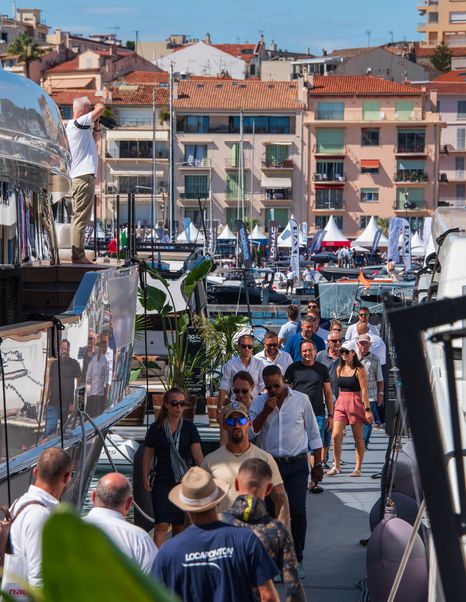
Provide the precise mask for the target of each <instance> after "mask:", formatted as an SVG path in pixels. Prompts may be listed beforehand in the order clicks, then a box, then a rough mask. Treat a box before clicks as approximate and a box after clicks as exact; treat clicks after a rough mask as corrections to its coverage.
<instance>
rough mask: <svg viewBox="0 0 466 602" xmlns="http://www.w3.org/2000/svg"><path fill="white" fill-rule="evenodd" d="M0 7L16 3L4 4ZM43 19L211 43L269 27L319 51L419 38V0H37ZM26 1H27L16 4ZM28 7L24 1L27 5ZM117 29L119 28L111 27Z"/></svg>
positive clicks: (274, 34)
mask: <svg viewBox="0 0 466 602" xmlns="http://www.w3.org/2000/svg"><path fill="white" fill-rule="evenodd" d="M2 4H3V8H2V12H7V11H8V12H10V11H11V5H9V4H7V3H5V2H3V3H2ZM31 4H33V5H34V6H37V7H38V8H41V9H42V10H43V11H44V13H43V15H44V18H45V21H46V22H47V24H48V25H51V26H52V27H53V28H55V27H61V28H62V29H64V30H66V31H72V32H75V33H81V34H83V35H85V34H89V33H106V32H111V31H116V33H117V34H118V36H119V37H120V38H121V39H122V40H128V39H130V40H134V39H135V31H136V30H138V32H139V38H140V39H141V40H147V41H149V40H162V39H164V38H166V37H167V36H168V35H169V34H172V33H185V34H187V35H189V36H191V37H193V38H201V39H202V38H203V37H204V35H205V33H206V32H209V33H210V34H211V36H212V41H213V42H214V43H216V42H217V43H221V42H230V43H232V42H238V41H240V42H245V41H248V42H255V41H257V39H258V38H259V36H260V31H263V32H264V35H265V39H266V42H267V43H269V42H270V41H271V40H272V39H273V40H275V42H276V43H277V44H278V46H279V48H282V49H287V50H295V51H300V52H303V51H305V50H306V49H307V48H310V49H311V52H314V53H317V52H319V53H320V51H321V49H322V48H326V49H327V50H332V49H335V48H344V47H351V46H366V45H367V41H368V36H367V33H365V32H367V30H371V45H375V44H382V43H384V42H388V41H390V39H391V33H390V31H392V32H393V37H394V39H395V40H403V39H405V38H406V39H408V40H417V39H419V34H418V33H417V32H416V26H417V22H418V21H420V19H419V16H418V14H417V11H416V5H417V4H418V2H417V1H416V0H389V1H384V0H294V1H293V2H290V3H287V2H284V1H283V0H267V2H259V1H257V0H256V1H254V0H252V1H251V0H234V1H233V2H228V3H227V2H222V1H221V0H189V1H188V0H174V1H173V0H172V1H170V0H165V1H163V2H160V1H158V2H157V1H156V2H151V1H150V0H108V1H101V2H96V1H94V2H91V1H89V0H78V1H77V2H66V1H63V0H36V1H35V2H32V3H31V2H29V5H31ZM17 5H18V6H22V5H23V4H22V2H20V1H18V2H17ZM24 6H25V5H24ZM116 27H119V29H117V30H115V29H113V28H116Z"/></svg>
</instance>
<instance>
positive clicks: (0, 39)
mask: <svg viewBox="0 0 466 602" xmlns="http://www.w3.org/2000/svg"><path fill="white" fill-rule="evenodd" d="M13 6H14V5H13ZM41 12H42V11H40V10H39V9H38V8H17V9H16V12H15V15H14V17H8V16H7V15H1V16H0V55H1V54H6V53H8V46H9V45H10V44H11V43H12V42H14V41H15V40H16V38H19V36H21V35H23V34H25V35H28V36H29V37H31V38H33V39H34V40H36V42H38V43H39V44H40V45H45V43H46V40H47V33H48V31H49V29H50V27H49V26H48V25H47V24H46V23H44V21H43V19H42V17H41Z"/></svg>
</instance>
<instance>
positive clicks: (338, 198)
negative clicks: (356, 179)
mask: <svg viewBox="0 0 466 602" xmlns="http://www.w3.org/2000/svg"><path fill="white" fill-rule="evenodd" d="M343 208H344V201H343V188H318V189H317V190H316V209H343Z"/></svg>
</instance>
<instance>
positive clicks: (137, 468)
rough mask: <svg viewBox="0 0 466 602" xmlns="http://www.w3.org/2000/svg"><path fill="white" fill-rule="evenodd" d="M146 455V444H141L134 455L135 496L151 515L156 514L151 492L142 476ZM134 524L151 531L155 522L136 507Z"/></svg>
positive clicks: (144, 510)
mask: <svg viewBox="0 0 466 602" xmlns="http://www.w3.org/2000/svg"><path fill="white" fill-rule="evenodd" d="M143 456H144V445H140V446H139V448H138V450H137V451H136V453H135V455H134V460H133V496H134V501H135V502H136V504H137V505H138V506H139V507H140V508H141V510H142V511H143V512H145V513H146V514H148V515H149V516H154V512H153V510H152V498H151V494H150V493H149V492H148V491H146V490H145V489H144V479H143V478H142V458H143ZM134 524H135V525H137V526H138V527H141V528H142V529H144V530H145V531H147V532H149V531H151V530H152V529H153V528H154V524H153V523H152V522H150V521H148V520H147V519H146V518H144V516H142V514H141V513H140V512H138V510H137V508H136V507H135V508H134Z"/></svg>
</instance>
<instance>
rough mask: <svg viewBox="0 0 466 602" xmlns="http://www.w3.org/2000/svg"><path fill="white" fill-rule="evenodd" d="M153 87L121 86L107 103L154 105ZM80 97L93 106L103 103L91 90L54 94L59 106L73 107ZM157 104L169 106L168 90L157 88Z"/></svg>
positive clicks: (114, 91) (65, 91)
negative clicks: (85, 98) (87, 99)
mask: <svg viewBox="0 0 466 602" xmlns="http://www.w3.org/2000/svg"><path fill="white" fill-rule="evenodd" d="M152 90H153V86H148V85H146V86H145V85H138V84H131V85H120V86H115V87H113V88H112V100H111V101H110V100H107V101H105V104H107V105H144V106H147V105H152ZM79 96H87V97H88V98H89V100H90V101H91V103H92V104H95V103H96V102H102V97H101V96H95V94H94V92H93V91H91V90H60V91H58V92H55V93H54V94H52V98H53V100H54V101H55V102H56V103H57V105H72V104H73V100H74V99H75V98H77V97H79ZM155 102H156V104H157V106H165V105H168V89H167V88H160V87H158V88H156V95H155Z"/></svg>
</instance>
